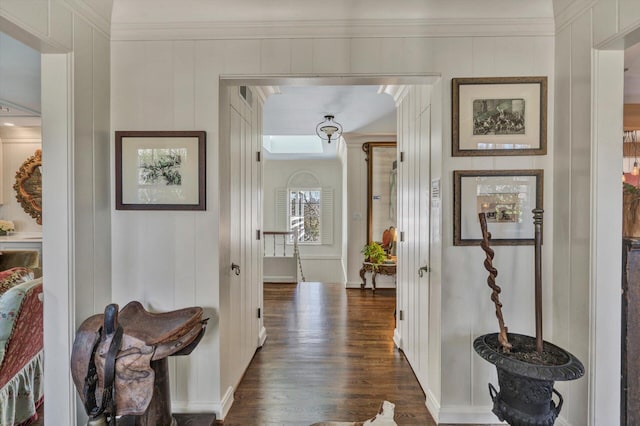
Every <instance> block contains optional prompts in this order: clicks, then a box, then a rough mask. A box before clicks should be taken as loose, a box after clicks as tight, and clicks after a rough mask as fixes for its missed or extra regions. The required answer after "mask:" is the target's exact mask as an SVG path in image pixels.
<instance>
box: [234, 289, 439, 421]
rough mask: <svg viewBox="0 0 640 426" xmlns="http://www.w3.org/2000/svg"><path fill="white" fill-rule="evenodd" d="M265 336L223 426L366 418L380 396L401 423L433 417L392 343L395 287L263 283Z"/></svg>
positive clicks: (413, 378) (377, 405)
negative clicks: (378, 288) (367, 288)
mask: <svg viewBox="0 0 640 426" xmlns="http://www.w3.org/2000/svg"><path fill="white" fill-rule="evenodd" d="M264 287H265V290H264V315H265V316H264V322H265V327H266V328H267V333H268V338H267V341H266V343H265V345H264V347H263V348H262V349H260V350H259V351H258V352H257V353H256V355H255V357H254V359H253V361H252V362H251V364H250V366H249V368H248V370H247V372H246V374H245V376H244V378H243V379H242V381H241V383H240V384H239V386H238V388H237V390H236V392H235V402H234V404H233V406H232V408H231V410H230V412H229V414H228V415H227V417H226V419H225V421H224V425H225V426H236V425H237V426H239V425H242V426H248V425H260V426H267V425H309V424H312V423H315V422H321V421H329V420H333V421H364V420H367V419H369V418H371V417H373V416H374V415H375V414H376V412H377V411H378V409H379V406H380V404H381V402H382V401H383V400H387V401H391V402H393V403H394V404H395V405H396V407H395V421H396V423H398V424H399V425H423V426H431V425H435V424H436V423H435V422H434V421H433V420H432V419H431V417H430V416H429V414H428V412H427V409H426V407H425V396H424V393H423V391H422V389H421V388H420V386H419V384H418V381H417V380H416V378H415V376H414V374H413V371H412V370H411V367H410V366H409V364H408V362H407V361H406V359H405V358H404V356H403V354H402V353H401V352H400V351H398V350H397V349H396V348H395V347H394V344H393V341H392V337H393V329H394V310H395V290H387V289H380V290H377V291H376V293H375V294H373V293H372V292H371V290H360V289H344V287H343V286H342V285H338V284H324V283H317V282H305V283H299V284H265V285H264Z"/></svg>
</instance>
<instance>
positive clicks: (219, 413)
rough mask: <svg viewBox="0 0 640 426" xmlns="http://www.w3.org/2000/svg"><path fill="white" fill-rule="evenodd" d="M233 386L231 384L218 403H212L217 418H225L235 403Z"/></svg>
mask: <svg viewBox="0 0 640 426" xmlns="http://www.w3.org/2000/svg"><path fill="white" fill-rule="evenodd" d="M233 392H234V391H233V386H229V387H228V388H227V391H226V392H225V393H224V395H223V396H222V399H221V400H220V402H218V403H214V404H213V405H212V407H213V411H214V412H215V413H216V420H224V418H225V417H226V416H227V414H228V413H229V410H230V409H231V406H232V405H233Z"/></svg>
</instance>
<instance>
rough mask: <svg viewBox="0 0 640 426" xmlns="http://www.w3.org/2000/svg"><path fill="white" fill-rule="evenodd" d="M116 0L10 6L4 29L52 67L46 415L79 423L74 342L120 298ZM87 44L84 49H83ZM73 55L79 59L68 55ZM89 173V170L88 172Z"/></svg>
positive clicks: (47, 97)
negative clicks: (113, 123) (114, 161)
mask: <svg viewBox="0 0 640 426" xmlns="http://www.w3.org/2000/svg"><path fill="white" fill-rule="evenodd" d="M110 9H111V1H107V2H104V3H102V5H101V7H100V13H96V12H95V11H94V10H93V9H92V8H91V7H90V6H89V5H88V4H86V3H85V2H83V1H81V0H76V1H72V2H66V1H59V0H51V1H33V2H28V3H25V2H22V1H14V0H6V1H2V2H0V31H2V32H5V33H7V34H9V35H11V36H12V37H14V38H16V39H17V40H20V41H22V42H24V43H25V44H28V45H29V46H31V47H33V48H35V49H37V50H39V51H40V52H43V53H46V54H45V55H42V57H41V60H42V61H41V63H42V99H41V102H42V149H43V164H45V165H46V166H45V168H44V169H43V206H44V211H43V227H42V230H43V270H44V271H45V276H44V294H45V296H44V297H45V306H44V342H45V348H46V350H45V364H46V372H45V374H46V375H47V380H46V382H45V384H44V386H45V394H46V395H47V406H46V407H45V417H46V418H48V419H56V420H55V421H56V422H58V423H59V424H75V423H76V412H75V411H76V409H77V412H78V413H80V414H79V416H80V417H83V416H84V414H83V413H82V411H83V410H82V408H81V407H80V406H76V404H75V402H76V401H75V395H76V392H75V390H74V389H73V387H72V384H71V379H70V375H69V359H70V350H71V347H70V343H71V341H72V339H73V334H74V332H75V330H76V327H77V325H78V324H79V322H80V321H81V320H82V319H84V318H86V317H87V316H88V315H90V314H93V313H95V312H99V311H101V310H103V309H104V306H105V305H106V304H107V303H108V302H109V301H111V224H110V218H111V212H110V209H111V201H110V200H111V198H110V191H109V189H110V180H111V175H110V170H111V166H110V161H109V159H110V155H109V152H110V149H109V147H110V144H109V131H110V127H109V122H110V120H109V112H110V104H109V93H110V90H109V84H110V65H109V64H110V49H109V28H110V22H109V20H110V15H111V13H110ZM76 48H77V50H76ZM69 53H73V55H68V54H69ZM80 173H81V174H80Z"/></svg>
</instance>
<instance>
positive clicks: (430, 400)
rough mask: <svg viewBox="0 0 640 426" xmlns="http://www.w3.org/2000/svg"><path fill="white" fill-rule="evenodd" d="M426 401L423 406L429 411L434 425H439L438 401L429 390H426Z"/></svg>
mask: <svg viewBox="0 0 640 426" xmlns="http://www.w3.org/2000/svg"><path fill="white" fill-rule="evenodd" d="M426 394H427V399H426V401H425V405H426V406H427V410H429V414H431V417H433V420H435V422H436V423H440V401H438V399H437V398H436V396H435V395H434V394H433V392H431V389H427V392H426Z"/></svg>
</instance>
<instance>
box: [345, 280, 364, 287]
mask: <svg viewBox="0 0 640 426" xmlns="http://www.w3.org/2000/svg"><path fill="white" fill-rule="evenodd" d="M360 284H362V281H347V284H346V285H345V288H360Z"/></svg>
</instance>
